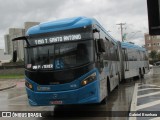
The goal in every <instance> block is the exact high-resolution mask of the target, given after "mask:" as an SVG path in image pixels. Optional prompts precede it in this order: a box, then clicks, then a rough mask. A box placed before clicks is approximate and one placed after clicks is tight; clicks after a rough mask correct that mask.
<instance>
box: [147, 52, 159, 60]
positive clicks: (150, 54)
mask: <svg viewBox="0 0 160 120" xmlns="http://www.w3.org/2000/svg"><path fill="white" fill-rule="evenodd" d="M149 57H150V58H152V60H156V58H157V51H155V50H153V51H151V52H150V53H149Z"/></svg>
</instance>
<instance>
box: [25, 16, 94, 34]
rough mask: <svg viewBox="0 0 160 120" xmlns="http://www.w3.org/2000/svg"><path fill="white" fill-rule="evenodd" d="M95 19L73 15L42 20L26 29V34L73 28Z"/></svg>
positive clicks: (87, 23)
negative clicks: (46, 20) (71, 16)
mask: <svg viewBox="0 0 160 120" xmlns="http://www.w3.org/2000/svg"><path fill="white" fill-rule="evenodd" d="M94 21H95V19H92V18H87V17H73V18H65V19H60V20H56V21H49V22H43V23H40V24H39V25H36V26H33V27H31V28H29V29H28V31H27V35H32V34H39V33H48V32H54V31H60V30H67V29H73V28H78V27H83V26H87V25H90V24H92V23H93V22H94Z"/></svg>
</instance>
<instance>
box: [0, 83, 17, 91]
mask: <svg viewBox="0 0 160 120" xmlns="http://www.w3.org/2000/svg"><path fill="white" fill-rule="evenodd" d="M14 87H16V84H13V85H11V86H8V87H5V88H0V91H2V90H7V89H10V88H14Z"/></svg>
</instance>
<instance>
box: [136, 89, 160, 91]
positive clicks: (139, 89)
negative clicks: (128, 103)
mask: <svg viewBox="0 0 160 120" xmlns="http://www.w3.org/2000/svg"><path fill="white" fill-rule="evenodd" d="M152 89H154V90H155V89H156V90H158V89H159V90H160V88H144V89H139V90H138V91H145V90H152Z"/></svg>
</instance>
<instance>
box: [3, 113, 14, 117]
mask: <svg viewBox="0 0 160 120" xmlns="http://www.w3.org/2000/svg"><path fill="white" fill-rule="evenodd" d="M2 117H12V114H11V112H2Z"/></svg>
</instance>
